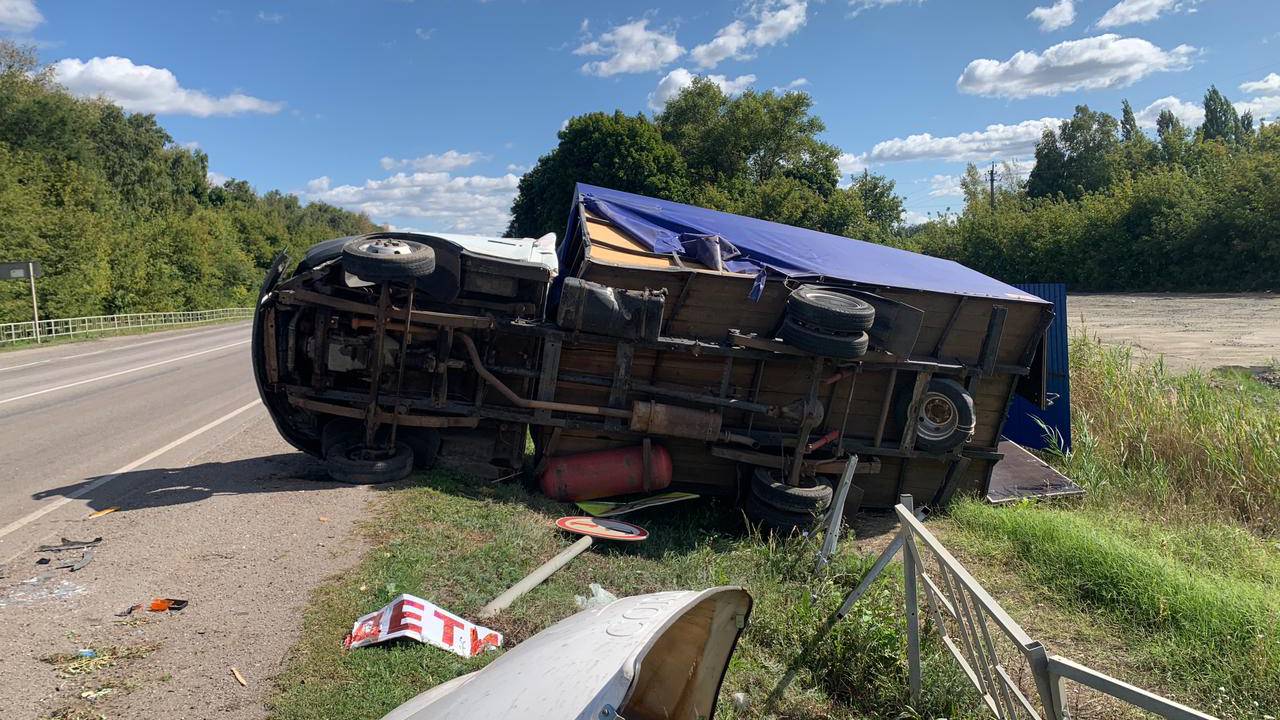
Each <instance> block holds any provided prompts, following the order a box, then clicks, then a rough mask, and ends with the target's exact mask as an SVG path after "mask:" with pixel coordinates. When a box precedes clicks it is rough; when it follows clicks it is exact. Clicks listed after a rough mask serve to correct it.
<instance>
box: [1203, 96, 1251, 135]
mask: <svg viewBox="0 0 1280 720" xmlns="http://www.w3.org/2000/svg"><path fill="white" fill-rule="evenodd" d="M1200 133H1201V135H1202V136H1203V137H1204V139H1205V140H1221V141H1223V142H1225V143H1227V144H1229V145H1233V144H1237V143H1239V142H1240V140H1241V139H1242V138H1243V135H1244V133H1243V132H1242V130H1241V127H1240V116H1239V115H1238V114H1236V108H1235V106H1234V105H1232V104H1231V101H1230V100H1227V98H1226V96H1224V95H1223V94H1222V93H1221V92H1219V91H1218V88H1217V87H1216V86H1213V85H1210V86H1209V91H1208V92H1206V93H1205V94H1204V124H1202V125H1201V126H1200Z"/></svg>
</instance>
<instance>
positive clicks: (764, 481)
mask: <svg viewBox="0 0 1280 720" xmlns="http://www.w3.org/2000/svg"><path fill="white" fill-rule="evenodd" d="M779 475H780V473H779V472H778V471H775V470H771V469H769V468H764V467H757V468H756V469H755V471H754V472H753V473H752V474H751V492H752V493H753V494H754V495H755V496H756V498H758V499H759V500H761V501H763V502H764V503H766V504H768V505H772V506H774V507H776V508H778V509H779V510H786V511H789V512H799V513H814V512H822V511H824V510H826V509H827V507H828V506H830V505H831V494H832V493H831V486H830V485H828V484H826V483H825V482H821V481H816V482H813V484H812V485H808V486H804V485H801V486H795V485H788V484H786V483H785V482H783V481H782V480H781V479H780V478H779Z"/></svg>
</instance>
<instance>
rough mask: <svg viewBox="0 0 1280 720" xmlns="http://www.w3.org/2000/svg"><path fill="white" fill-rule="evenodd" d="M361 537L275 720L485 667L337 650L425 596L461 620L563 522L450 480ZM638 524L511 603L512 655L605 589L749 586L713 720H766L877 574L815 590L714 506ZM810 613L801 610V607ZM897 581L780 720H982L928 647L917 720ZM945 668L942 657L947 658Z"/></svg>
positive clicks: (535, 506) (393, 503)
mask: <svg viewBox="0 0 1280 720" xmlns="http://www.w3.org/2000/svg"><path fill="white" fill-rule="evenodd" d="M376 505H377V507H378V510H377V511H376V514H375V516H374V517H373V518H371V519H370V521H369V522H368V523H367V525H366V527H365V532H367V533H368V534H369V536H370V538H371V539H372V540H373V541H374V543H375V544H376V547H375V549H374V550H372V551H371V552H370V553H369V555H368V556H367V558H366V559H365V561H364V562H363V563H362V564H361V565H359V566H358V567H357V568H356V569H355V570H354V571H352V572H351V573H349V574H347V575H345V576H344V577H342V578H339V579H337V580H336V581H334V582H332V583H330V584H328V585H326V586H325V587H323V588H322V589H320V590H319V591H318V592H317V593H316V595H315V596H314V598H313V601H312V603H311V605H310V607H309V610H308V611H307V613H306V615H305V618H304V631H303V640H302V642H301V644H300V645H299V646H298V647H297V648H296V649H295V652H294V654H293V656H292V658H291V661H290V663H289V666H288V669H287V670H286V671H285V673H284V674H283V675H282V676H281V677H280V678H279V679H278V681H277V682H278V691H279V694H278V695H277V697H276V698H275V699H274V700H273V701H272V703H271V711H272V716H273V717H275V718H279V719H281V720H292V719H294V718H299V719H300V718H318V717H323V718H377V717H380V716H381V715H383V714H384V713H386V712H387V711H388V710H390V709H391V708H393V707H395V706H396V705H397V704H399V703H400V702H402V701H404V700H406V699H408V698H409V697H412V696H413V695H415V694H417V693H419V692H421V691H423V690H425V689H427V688H429V687H431V686H433V685H435V684H437V683H440V682H443V681H445V680H448V679H450V678H453V677H455V676H457V675H459V674H462V673H465V672H469V671H471V670H475V669H477V668H479V667H481V666H483V665H484V664H485V663H487V662H488V661H489V660H490V658H489V657H481V658H476V659H472V660H464V659H462V658H458V657H455V656H453V655H451V654H449V653H446V652H443V651H441V650H437V649H435V648H431V647H427V646H424V645H417V644H412V643H406V644H391V645H387V646H375V647H370V648H360V649H357V650H354V651H349V652H348V651H343V650H342V648H341V647H340V641H341V639H342V637H343V635H344V634H345V633H346V632H347V631H348V630H349V629H350V626H351V623H352V622H353V621H354V620H355V618H356V617H358V616H359V615H361V614H363V613H366V612H369V611H371V610H374V609H376V608H378V607H380V606H382V605H383V604H384V603H385V602H387V601H388V600H389V599H390V598H391V597H392V596H394V595H395V594H397V593H400V592H412V593H415V594H419V595H421V596H423V597H426V598H427V599H429V600H431V601H432V602H435V603H437V604H439V605H441V606H443V607H445V608H448V609H450V610H452V611H454V612H457V613H460V614H462V615H464V616H468V615H472V614H474V612H475V611H476V610H477V609H478V608H479V607H480V606H481V605H483V604H484V603H485V602H487V601H488V600H490V599H492V598H493V597H494V596H496V595H497V594H498V593H499V592H501V591H502V590H503V589H505V588H506V587H508V586H509V585H511V584H512V583H514V582H515V581H516V580H518V579H519V578H520V577H522V576H523V575H525V574H526V573H527V572H528V571H530V570H532V569H533V568H534V567H536V566H537V565H538V564H540V563H541V562H542V561H543V560H545V559H546V558H549V557H551V556H552V555H553V554H555V553H556V552H558V551H559V550H561V549H562V548H563V547H565V546H567V544H568V543H569V542H570V540H569V539H568V538H566V537H564V536H562V535H561V534H559V533H558V532H556V531H555V529H554V527H553V524H552V523H553V521H554V519H555V518H556V517H559V516H561V515H564V514H566V513H568V512H569V508H568V507H567V506H564V505H559V504H556V503H553V502H550V501H547V500H545V499H542V498H540V497H537V496H534V495H531V494H529V493H526V492H525V491H524V490H523V489H521V488H519V487H513V486H502V485H497V486H495V485H484V486H477V485H476V483H475V481H471V480H466V479H462V478H458V477H454V476H450V475H448V474H444V473H433V474H431V475H429V476H423V477H420V478H417V482H416V483H415V484H414V485H411V486H408V487H400V488H397V489H392V490H389V491H388V492H387V494H386V495H385V496H383V497H381V498H379V500H378V501H377V503H376ZM635 521H636V522H638V523H640V524H642V525H644V526H645V527H646V528H647V529H648V530H649V531H650V533H651V536H650V539H649V540H647V541H645V542H643V543H639V544H635V545H631V544H626V545H625V546H624V545H623V544H617V545H607V544H606V545H602V546H599V547H596V548H593V549H592V550H591V551H590V552H588V553H586V554H585V555H583V556H581V557H579V558H578V559H576V560H574V561H573V563H571V564H570V565H569V566H568V567H567V568H565V569H564V570H562V571H561V572H559V573H557V574H556V575H554V576H553V577H552V578H551V579H550V580H548V581H547V582H546V583H544V584H543V585H542V586H540V587H539V588H537V589H536V590H534V591H533V592H532V593H530V594H529V595H527V596H525V597H524V598H521V599H520V600H518V601H517V602H516V603H515V605H514V606H513V607H512V608H511V609H510V610H509V611H507V612H506V613H504V614H503V615H502V616H500V617H499V618H498V619H497V620H496V621H494V622H491V623H488V624H489V625H490V626H492V627H494V628H495V629H498V630H500V631H502V632H503V633H504V634H505V635H506V636H507V638H508V644H514V643H517V642H520V641H522V640H524V639H525V638H527V637H529V636H531V635H533V634H534V633H536V632H538V631H540V630H542V629H543V628H545V627H547V626H548V625H550V624H551V623H553V622H555V621H557V620H560V619H562V618H564V617H567V616H569V615H571V614H573V613H574V612H576V610H577V608H576V606H575V604H574V600H573V597H574V595H575V594H586V593H587V585H588V583H591V582H598V583H600V584H602V585H603V586H604V587H605V588H606V589H608V590H610V591H612V592H613V593H615V594H617V595H619V596H625V595H633V594H639V593H646V592H656V591H660V590H671V589H690V588H697V589H700V588H705V587H711V586H715V585H742V586H744V587H746V588H747V589H748V590H749V591H750V592H751V593H752V595H753V596H754V597H755V609H754V611H753V614H752V617H751V622H750V625H749V626H748V629H747V631H746V633H745V634H744V636H743V638H742V641H741V643H740V644H739V648H738V652H737V653H736V654H735V656H734V658H733V660H732V663H731V665H730V668H729V672H728V675H727V677H726V681H725V684H724V688H723V692H722V698H721V703H720V706H719V712H718V717H722V718H734V717H759V716H760V712H761V710H762V707H761V706H762V705H763V702H764V700H765V698H766V696H767V695H768V694H769V692H770V691H771V690H772V689H773V687H774V686H775V684H776V683H777V681H778V679H779V678H781V677H782V675H783V673H784V671H785V670H786V668H787V666H788V664H789V663H791V662H792V661H793V660H795V659H796V657H797V656H798V655H799V654H800V651H801V650H802V649H804V648H807V647H809V640H810V638H811V636H812V634H813V633H814V632H815V631H816V629H817V628H818V627H819V626H821V625H822V623H823V621H825V620H826V619H827V617H828V616H829V615H830V614H831V613H832V612H833V611H834V610H835V608H836V607H837V606H838V605H839V604H840V601H841V600H842V599H843V596H844V593H846V592H847V591H848V590H849V589H850V588H852V587H853V586H854V585H855V584H856V583H857V581H858V580H859V579H860V578H861V577H862V575H863V574H865V572H866V571H867V570H869V569H870V565H871V561H872V558H867V557H863V556H860V555H859V554H858V553H857V552H856V551H854V550H852V549H851V548H852V543H851V542H850V543H846V548H845V549H844V550H842V551H841V553H840V554H839V555H838V556H837V558H836V560H835V562H834V563H833V566H832V568H831V571H830V573H829V574H828V575H827V577H826V578H825V579H824V580H822V581H821V582H819V583H817V584H816V585H815V584H814V582H813V581H811V579H810V575H809V573H810V570H811V568H812V559H813V552H814V551H815V549H816V548H815V547H814V546H813V545H811V544H808V543H806V542H805V541H803V540H801V539H792V540H786V541H778V540H771V539H769V538H762V537H760V536H758V535H753V534H750V533H749V532H747V531H746V530H745V529H744V527H743V524H742V522H741V518H739V517H737V516H736V515H735V514H734V513H733V512H732V511H728V510H726V509H725V508H723V507H719V506H717V505H716V504H714V503H711V502H703V501H694V502H690V503H685V504H682V505H677V506H668V507H665V508H662V509H661V510H658V511H651V512H650V513H649V514H647V515H646V514H641V515H639V516H638V517H636V518H635ZM815 588H816V590H817V591H818V600H817V601H816V602H811V601H810V592H811V591H812V590H814V589H815ZM901 608H902V595H901V574H900V572H899V573H897V574H893V573H891V574H890V575H888V576H886V577H885V578H884V579H883V580H881V581H880V582H878V583H877V584H876V585H875V586H874V589H873V591H872V592H871V593H870V594H869V596H867V597H866V598H865V599H864V600H862V601H861V602H860V603H859V604H858V605H857V606H856V607H855V610H854V612H853V613H852V615H851V616H850V617H849V618H847V619H846V620H845V621H844V622H842V623H841V624H839V625H837V626H836V628H835V630H834V631H833V632H832V633H831V635H829V636H828V637H827V638H826V639H825V640H824V641H822V642H821V643H818V644H817V645H816V646H814V647H812V648H811V649H810V651H809V652H808V654H806V655H805V657H804V658H803V660H802V661H801V663H800V667H801V671H800V673H799V675H798V677H797V680H796V682H795V683H794V684H793V686H792V688H791V690H790V691H789V692H788V693H787V694H786V696H785V697H784V698H783V700H782V701H781V703H780V705H779V707H778V709H779V711H780V713H781V714H782V715H783V716H785V717H790V718H830V717H879V718H897V717H900V716H903V715H902V713H904V712H906V713H907V714H906V715H905V716H907V717H910V716H913V715H915V714H916V712H918V713H919V714H920V715H921V716H928V717H953V718H963V717H977V716H978V715H977V714H976V707H975V706H974V705H973V703H974V702H975V701H976V698H975V697H974V696H973V695H972V694H971V693H970V692H968V691H967V690H965V689H964V685H963V684H962V683H963V679H962V677H961V676H960V675H959V671H958V670H957V669H955V668H954V667H953V665H952V664H951V663H950V661H949V658H946V659H944V657H943V655H942V654H940V653H939V651H938V648H937V647H935V646H933V645H928V646H926V649H925V650H926V652H925V673H926V683H925V686H926V688H928V693H927V695H926V697H925V699H924V707H922V708H919V709H917V710H916V711H915V712H913V711H912V710H910V709H909V708H908V707H907V705H908V696H907V678H906V658H905V654H904V653H905V646H904V644H903V641H902V636H903V633H904V632H905V626H904V624H905V621H904V619H903V615H902V609H901ZM942 653H945V650H943V651H942ZM734 692H745V693H747V694H748V696H749V698H750V699H751V707H749V708H748V709H747V710H746V711H745V712H743V711H738V710H736V709H735V708H734V707H733V706H732V703H730V702H729V701H728V695H729V694H730V693H734Z"/></svg>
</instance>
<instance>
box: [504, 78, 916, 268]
mask: <svg viewBox="0 0 1280 720" xmlns="http://www.w3.org/2000/svg"><path fill="white" fill-rule="evenodd" d="M812 107H813V101H812V99H811V98H810V97H809V96H808V95H807V94H805V93H800V92H787V93H782V94H778V93H775V92H773V91H767V92H763V93H759V92H754V91H748V92H745V93H743V94H742V95H739V96H737V97H729V96H727V95H725V94H724V92H723V91H721V90H720V88H719V87H718V86H716V84H715V83H712V82H710V81H708V80H705V79H703V78H697V79H695V80H694V82H693V84H692V85H690V86H689V87H688V88H686V89H685V90H683V91H682V92H681V93H680V94H678V95H677V96H675V97H674V98H672V99H671V100H670V101H668V102H667V105H666V107H665V108H664V109H663V110H662V112H660V113H659V114H658V115H657V116H655V117H654V118H653V119H652V120H651V119H649V118H646V117H644V116H642V115H636V116H628V115H624V114H623V113H621V112H620V111H618V112H615V113H614V114H613V115H608V114H605V113H590V114H587V115H581V116H578V117H575V118H572V119H570V120H569V122H568V124H567V125H566V126H565V129H564V130H561V131H560V134H559V143H558V145H557V146H556V147H555V149H553V150H552V151H551V152H550V153H548V154H546V155H544V156H542V158H540V159H539V160H538V163H537V164H536V165H535V166H534V167H533V169H531V170H530V171H529V172H528V173H526V174H525V175H524V177H522V178H521V179H520V187H519V192H518V194H517V196H516V199H515V202H514V204H513V205H512V208H511V211H512V220H511V225H510V227H509V228H508V234H511V235H525V236H538V235H541V234H543V233H546V232H559V231H562V229H563V228H564V223H565V214H566V212H567V210H568V209H569V207H570V204H571V202H572V196H573V185H574V183H575V182H585V183H590V184H595V185H603V186H606V187H610V188H614V189H617V190H625V191H629V192H637V193H641V194H645V195H651V196H655V197H660V198H665V199H668V200H675V201H679V202H690V203H694V204H697V205H702V206H704V207H710V208H714V209H717V210H724V211H726V212H733V213H738V214H742V215H750V216H752V217H759V218H764V219H766V220H774V221H776V222H782V223H787V224H791V225H799V226H802V227H808V228H813V229H816V230H822V231H824V232H830V233H835V234H839V235H846V236H848V237H856V238H860V239H866V240H875V241H881V242H883V241H887V240H889V239H890V238H891V237H892V235H893V233H894V226H896V225H897V224H898V222H899V218H900V217H901V215H902V200H901V198H899V197H897V196H896V195H894V192H893V191H894V188H893V183H892V182H891V181H889V180H887V179H885V178H884V177H882V176H878V175H872V174H869V173H864V174H863V175H862V176H860V177H858V178H854V179H853V183H852V185H851V186H850V187H848V188H840V187H838V185H839V181H840V174H839V170H838V167H837V164H836V159H837V158H838V157H839V155H840V151H839V149H837V148H836V147H834V146H832V145H830V144H828V143H825V142H822V141H821V140H819V139H818V137H817V136H818V134H819V133H821V132H822V131H823V130H824V129H825V125H823V123H822V121H821V120H820V119H819V118H817V117H816V116H814V115H813V114H812V112H811V111H812Z"/></svg>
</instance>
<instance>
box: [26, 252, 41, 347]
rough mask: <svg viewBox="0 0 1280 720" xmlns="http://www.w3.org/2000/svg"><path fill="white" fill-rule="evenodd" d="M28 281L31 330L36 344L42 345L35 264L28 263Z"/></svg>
mask: <svg viewBox="0 0 1280 720" xmlns="http://www.w3.org/2000/svg"><path fill="white" fill-rule="evenodd" d="M27 279H28V280H30V281H31V329H32V330H35V333H36V344H37V345H39V344H40V306H39V305H37V304H36V268H35V263H30V262H29V263H27Z"/></svg>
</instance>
